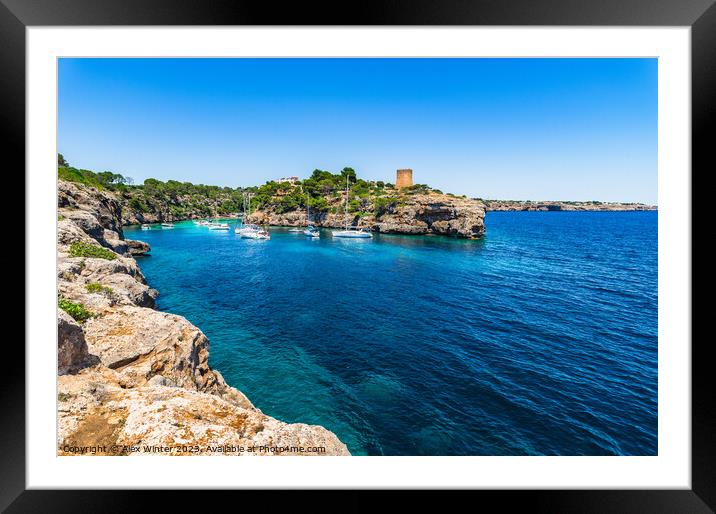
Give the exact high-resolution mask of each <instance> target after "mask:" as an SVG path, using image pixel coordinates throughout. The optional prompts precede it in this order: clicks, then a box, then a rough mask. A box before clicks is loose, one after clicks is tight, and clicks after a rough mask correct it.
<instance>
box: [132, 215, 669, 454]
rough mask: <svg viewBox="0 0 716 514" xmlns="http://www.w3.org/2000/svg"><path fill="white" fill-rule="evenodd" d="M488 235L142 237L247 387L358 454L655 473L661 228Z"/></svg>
mask: <svg viewBox="0 0 716 514" xmlns="http://www.w3.org/2000/svg"><path fill="white" fill-rule="evenodd" d="M486 225H487V235H486V237H485V238H484V239H483V240H480V241H465V240H457V239H450V238H443V237H436V236H399V235H380V234H377V235H376V236H375V237H374V238H373V239H372V240H340V239H333V238H331V237H330V231H328V230H323V231H322V233H321V236H322V237H321V239H320V240H311V239H308V238H306V237H304V236H303V235H302V234H301V233H296V232H290V231H289V230H288V229H279V228H274V229H272V230H271V240H270V241H254V240H247V239H240V238H239V236H237V235H235V234H234V232H233V225H232V231H230V232H221V231H210V230H208V229H207V228H205V227H199V226H195V225H194V224H193V223H192V222H182V223H178V224H176V228H175V229H173V230H161V229H159V228H158V227H157V226H155V227H153V229H152V230H149V231H140V230H139V229H138V227H127V228H126V229H125V234H126V237H128V238H135V239H141V240H144V241H147V242H148V243H149V244H150V245H151V246H152V252H151V256H149V257H144V258H138V262H139V265H140V267H141V269H142V271H143V272H144V274H145V276H146V278H147V280H148V282H149V284H150V285H151V286H152V287H155V288H156V289H158V290H159V291H160V293H161V296H160V298H159V301H158V307H159V308H160V309H162V310H165V311H169V312H172V313H176V314H180V315H183V316H185V317H186V318H188V319H189V320H190V321H191V322H192V323H194V324H195V325H197V326H198V327H199V328H201V329H202V330H203V331H204V333H205V334H206V335H207V336H208V337H209V339H210V342H211V347H210V350H211V357H210V363H211V365H212V367H214V368H216V369H218V370H219V371H220V372H221V373H222V374H223V375H224V377H225V378H226V380H227V382H228V383H229V384H231V385H232V386H234V387H236V388H238V389H240V390H241V391H243V392H244V393H245V394H246V395H247V396H248V397H249V398H250V399H251V400H252V401H253V402H254V404H255V405H256V406H257V407H258V408H260V409H261V410H262V411H263V412H265V413H266V414H269V415H271V416H274V417H276V418H278V419H281V420H283V421H287V422H302V423H309V424H319V425H323V426H325V427H326V428H328V429H329V430H332V431H333V432H335V433H336V434H337V435H338V436H339V437H340V438H341V440H342V441H344V442H345V443H346V444H347V445H348V448H349V449H350V451H351V452H352V453H353V454H354V455H656V453H657V213H656V212H491V213H488V214H487V218H486Z"/></svg>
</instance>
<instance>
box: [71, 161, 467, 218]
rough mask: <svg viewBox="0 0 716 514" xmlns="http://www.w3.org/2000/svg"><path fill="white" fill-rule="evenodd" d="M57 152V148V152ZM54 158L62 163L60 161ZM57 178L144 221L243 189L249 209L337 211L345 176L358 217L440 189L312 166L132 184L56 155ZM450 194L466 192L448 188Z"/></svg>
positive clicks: (235, 196) (224, 203)
mask: <svg viewBox="0 0 716 514" xmlns="http://www.w3.org/2000/svg"><path fill="white" fill-rule="evenodd" d="M60 157H61V154H60ZM60 163H64V164H65V165H64V166H63V165H62V164H60ZM58 164H60V165H59V167H58V176H59V178H60V180H66V181H69V182H76V183H80V184H84V185H86V186H91V187H95V188H97V189H100V190H107V191H111V192H113V193H115V194H117V195H119V196H120V197H121V198H122V199H123V200H124V202H125V206H126V208H127V209H128V210H129V211H130V213H131V214H130V216H128V218H129V220H130V221H133V220H134V219H136V222H137V223H141V222H144V219H145V218H150V217H151V215H153V214H157V213H161V214H162V216H160V217H159V218H158V219H157V220H152V221H160V220H181V219H192V218H206V217H218V216H232V215H235V214H237V213H239V212H241V211H242V210H243V208H244V194H245V193H250V194H251V200H250V206H249V207H250V210H251V211H252V212H253V211H257V210H266V209H270V210H271V211H273V212H275V213H277V214H283V213H287V212H291V211H296V210H305V209H306V208H308V207H310V209H311V211H312V212H314V213H325V214H337V213H342V212H343V210H344V208H345V206H344V204H343V203H342V202H343V199H344V194H345V188H346V181H347V182H348V186H349V198H350V201H349V203H348V212H349V213H350V214H353V215H354V216H356V217H358V218H361V217H364V216H367V215H369V214H372V215H374V216H380V215H382V214H385V213H389V212H393V211H394V210H395V209H396V208H398V207H400V206H404V205H406V204H407V202H408V200H409V198H410V197H411V196H414V195H419V194H431V193H434V194H440V195H441V194H443V193H442V191H440V190H438V189H433V188H431V187H430V186H428V185H426V184H415V185H413V186H411V187H409V188H404V189H401V190H398V189H396V188H395V186H394V184H392V183H389V182H383V181H366V180H363V179H361V178H358V176H357V174H356V172H355V170H354V169H353V168H349V167H346V168H343V169H342V170H341V171H340V172H339V173H331V172H330V171H325V170H319V169H316V170H314V171H313V173H312V174H311V176H310V177H309V178H307V179H304V180H297V181H295V182H277V181H273V180H272V181H268V182H266V183H265V184H263V185H261V186H251V187H236V188H230V187H219V186H208V185H204V184H192V183H191V182H179V181H176V180H168V181H166V182H162V181H161V180H157V179H154V178H148V179H146V180H145V181H144V183H143V184H134V183H133V180H132V179H131V178H130V177H125V176H123V175H121V174H118V173H112V172H109V171H105V172H100V173H97V172H93V171H90V170H85V169H78V168H73V167H71V166H69V165H68V164H67V162H66V161H65V160H64V158H59V159H58ZM447 196H449V197H450V198H466V197H465V196H460V195H454V194H452V193H448V194H447Z"/></svg>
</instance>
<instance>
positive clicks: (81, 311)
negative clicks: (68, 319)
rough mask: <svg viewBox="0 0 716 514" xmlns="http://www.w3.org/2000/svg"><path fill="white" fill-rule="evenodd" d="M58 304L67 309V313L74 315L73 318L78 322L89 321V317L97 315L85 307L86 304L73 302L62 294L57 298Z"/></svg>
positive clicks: (64, 309)
mask: <svg viewBox="0 0 716 514" xmlns="http://www.w3.org/2000/svg"><path fill="white" fill-rule="evenodd" d="M57 306H58V307H59V308H60V309H62V310H63V311H65V312H66V313H67V314H69V315H70V316H72V318H73V319H74V320H75V321H76V322H78V323H82V322H84V321H87V320H88V319H90V318H93V317H94V316H95V315H94V314H92V313H91V312H90V311H88V310H87V309H85V306H84V305H82V304H81V303H74V302H71V301H69V300H68V299H67V298H65V297H63V296H60V297H59V298H58V299H57Z"/></svg>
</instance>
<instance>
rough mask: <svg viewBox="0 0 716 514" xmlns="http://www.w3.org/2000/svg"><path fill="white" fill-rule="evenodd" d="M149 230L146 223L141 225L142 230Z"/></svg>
mask: <svg viewBox="0 0 716 514" xmlns="http://www.w3.org/2000/svg"><path fill="white" fill-rule="evenodd" d="M151 229H152V227H150V226H149V225H147V224H146V223H142V230H151Z"/></svg>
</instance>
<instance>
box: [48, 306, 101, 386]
mask: <svg viewBox="0 0 716 514" xmlns="http://www.w3.org/2000/svg"><path fill="white" fill-rule="evenodd" d="M98 362H99V359H97V357H95V356H94V355H90V354H89V352H88V351H87V343H86V342H85V337H84V333H83V332H82V327H80V325H79V324H78V323H77V322H76V321H75V320H74V319H72V317H71V316H70V315H69V314H67V313H66V312H65V311H63V310H62V309H58V310H57V373H58V374H59V375H65V374H67V373H74V372H76V371H78V370H80V369H82V368H85V367H87V366H92V365H94V364H97V363H98Z"/></svg>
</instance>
